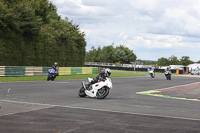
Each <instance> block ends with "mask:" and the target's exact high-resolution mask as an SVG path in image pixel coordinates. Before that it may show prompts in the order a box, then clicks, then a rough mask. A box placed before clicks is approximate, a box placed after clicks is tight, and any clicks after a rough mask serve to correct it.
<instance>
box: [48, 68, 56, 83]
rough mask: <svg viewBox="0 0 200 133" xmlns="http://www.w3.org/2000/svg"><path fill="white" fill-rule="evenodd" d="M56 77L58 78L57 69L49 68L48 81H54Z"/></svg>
mask: <svg viewBox="0 0 200 133" xmlns="http://www.w3.org/2000/svg"><path fill="white" fill-rule="evenodd" d="M55 78H56V71H55V70H54V69H53V68H49V70H48V77H47V81H49V80H51V81H54V79H55Z"/></svg>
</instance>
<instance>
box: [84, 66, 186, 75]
mask: <svg viewBox="0 0 200 133" xmlns="http://www.w3.org/2000/svg"><path fill="white" fill-rule="evenodd" d="M85 66H86V67H104V68H110V69H113V70H125V71H143V72H147V68H132V67H115V66H98V65H85ZM154 70H155V72H161V73H164V72H165V69H157V68H156V69H154ZM171 72H172V73H177V70H176V69H172V70H171ZM177 74H183V70H179V72H178V73H177Z"/></svg>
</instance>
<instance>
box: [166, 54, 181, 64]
mask: <svg viewBox="0 0 200 133" xmlns="http://www.w3.org/2000/svg"><path fill="white" fill-rule="evenodd" d="M168 61H169V65H179V64H180V62H179V60H178V58H177V57H176V56H174V55H172V56H171V57H169V59H168Z"/></svg>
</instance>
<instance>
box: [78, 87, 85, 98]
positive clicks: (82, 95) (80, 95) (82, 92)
mask: <svg viewBox="0 0 200 133" xmlns="http://www.w3.org/2000/svg"><path fill="white" fill-rule="evenodd" d="M78 95H79V97H86V94H85V88H83V87H81V88H80V90H79V92H78Z"/></svg>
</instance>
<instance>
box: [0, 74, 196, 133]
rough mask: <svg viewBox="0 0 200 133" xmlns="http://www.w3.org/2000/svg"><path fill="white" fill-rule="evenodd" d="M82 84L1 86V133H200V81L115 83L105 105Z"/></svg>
mask: <svg viewBox="0 0 200 133" xmlns="http://www.w3.org/2000/svg"><path fill="white" fill-rule="evenodd" d="M81 81H82V80H64V81H63V80H62V81H58V80H55V81H38V82H7V83H3V82H0V133H161V132H162V133H169V132H170V133H199V132H200V76H190V77H188V76H172V80H171V81H168V80H166V79H165V77H164V75H156V78H154V79H152V78H150V76H148V75H147V76H144V77H129V78H112V82H113V86H114V88H113V89H112V90H111V91H110V94H109V95H108V97H107V98H106V99H103V100H99V99H95V98H88V97H87V98H80V97H79V96H78V90H79V88H80V86H81ZM194 85H195V87H191V86H194ZM174 86H175V87H174ZM173 88H174V89H173ZM154 90H155V92H154ZM145 92H148V93H145Z"/></svg>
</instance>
